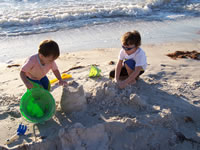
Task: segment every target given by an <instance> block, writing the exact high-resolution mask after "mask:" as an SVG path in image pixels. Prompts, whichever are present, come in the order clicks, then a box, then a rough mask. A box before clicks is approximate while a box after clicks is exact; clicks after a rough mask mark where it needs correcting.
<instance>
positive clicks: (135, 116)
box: [0, 41, 200, 150]
mask: <svg viewBox="0 0 200 150" xmlns="http://www.w3.org/2000/svg"><path fill="white" fill-rule="evenodd" d="M142 48H143V49H144V50H145V52H146V55H147V61H148V67H147V71H146V72H145V73H144V74H143V75H142V76H141V79H140V80H139V81H138V82H137V83H136V85H134V86H131V87H128V88H126V89H124V90H119V89H118V87H117V86H116V85H115V84H114V83H112V81H111V80H110V79H109V78H108V74H109V71H110V70H111V69H113V68H114V65H109V62H110V61H114V62H115V63H116V61H117V57H118V52H119V49H115V48H109V49H96V50H92V51H81V52H72V53H66V54H62V55H61V57H60V58H59V59H58V60H57V64H58V66H59V69H60V71H61V72H63V71H66V70H68V69H70V68H71V67H75V66H83V67H82V68H80V69H75V70H72V71H69V72H68V73H69V74H71V75H72V77H73V78H72V79H70V81H72V80H74V81H76V82H77V83H79V85H83V89H84V91H85V95H86V100H87V109H86V110H85V111H81V112H74V113H72V114H69V115H66V114H64V113H63V112H62V111H61V110H60V106H59V103H60V98H61V94H62V91H63V88H62V87H58V86H57V85H54V86H53V87H52V89H53V90H52V92H51V93H52V95H53V96H54V98H55V100H56V104H57V112H56V115H55V116H54V117H53V119H51V120H49V121H47V122H46V123H45V124H42V125H35V126H33V124H31V123H28V122H26V121H25V120H23V118H22V117H21V114H20V111H19V101H20V99H21V96H22V95H23V94H24V93H25V91H26V88H25V86H24V85H23V84H22V81H21V80H20V77H19V70H20V67H11V68H7V65H10V64H12V63H13V64H20V65H22V64H23V62H24V59H23V60H14V61H13V62H12V63H10V64H1V67H0V68H1V69H0V85H1V86H0V124H1V125H0V131H1V134H0V145H1V146H2V147H7V146H6V145H3V144H4V142H5V140H6V139H8V138H9V137H11V136H12V135H13V134H14V133H15V132H16V129H17V127H18V124H19V123H21V122H22V123H24V124H26V125H28V129H29V130H28V131H27V133H26V136H24V137H20V139H19V140H17V141H16V142H13V143H12V144H10V145H8V147H7V148H9V149H15V148H17V147H18V149H20V147H19V145H21V147H22V148H21V149H25V148H27V149H55V148H57V149H64V148H65V149H67V150H68V149H77V150H79V149H84V148H85V149H89V150H93V149H99V150H103V149H105V150H107V149H114V150H118V149H119V150H121V149H127V150H128V149H131V150H132V149H133V150H134V149H156V150H157V149H185V150H188V149H198V148H199V147H200V128H199V126H200V118H199V112H200V108H199V107H200V97H199V93H200V88H199V87H200V79H199V74H200V67H199V61H197V60H191V59H178V60H173V59H171V58H169V57H167V56H166V54H168V53H171V52H175V51H177V50H182V51H192V50H197V51H198V52H200V42H199V41H194V42H188V43H186V42H184V43H181V42H179V43H178V42H174V43H163V44H155V45H154V44H151V45H143V46H142ZM92 64H96V65H98V67H99V68H100V69H101V70H102V72H101V77H99V78H97V79H90V78H89V77H88V74H89V69H90V66H91V65H92ZM48 77H49V78H50V79H53V78H54V76H53V75H52V73H49V74H48ZM188 118H189V119H188ZM191 118H192V121H191ZM188 120H189V121H188ZM33 128H37V129H35V132H36V133H35V134H34V132H33ZM183 135H184V136H183ZM184 137H185V138H184ZM0 149H3V148H1V147H0Z"/></svg>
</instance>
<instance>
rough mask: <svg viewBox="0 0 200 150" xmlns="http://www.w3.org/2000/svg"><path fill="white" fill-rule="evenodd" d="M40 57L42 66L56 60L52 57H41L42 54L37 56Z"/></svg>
mask: <svg viewBox="0 0 200 150" xmlns="http://www.w3.org/2000/svg"><path fill="white" fill-rule="evenodd" d="M39 57H40V61H41V63H42V64H43V65H45V64H50V63H52V62H53V61H54V60H56V58H54V57H53V56H46V57H45V56H43V55H42V54H39Z"/></svg>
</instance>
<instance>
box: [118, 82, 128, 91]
mask: <svg viewBox="0 0 200 150" xmlns="http://www.w3.org/2000/svg"><path fill="white" fill-rule="evenodd" d="M118 85H119V87H120V89H123V88H125V87H126V86H127V85H128V84H127V83H126V82H124V81H122V82H119V83H118Z"/></svg>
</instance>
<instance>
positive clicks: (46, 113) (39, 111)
mask: <svg viewBox="0 0 200 150" xmlns="http://www.w3.org/2000/svg"><path fill="white" fill-rule="evenodd" d="M55 108H56V104H55V100H54V98H53V96H52V95H51V94H50V93H49V92H48V91H47V90H45V89H43V88H32V89H30V90H27V92H26V93H25V94H24V95H23V96H22V98H21V101H20V112H21V114H22V116H23V117H24V118H25V119H26V120H28V121H30V122H32V123H43V122H45V121H47V120H49V119H51V118H52V116H53V115H54V114H55Z"/></svg>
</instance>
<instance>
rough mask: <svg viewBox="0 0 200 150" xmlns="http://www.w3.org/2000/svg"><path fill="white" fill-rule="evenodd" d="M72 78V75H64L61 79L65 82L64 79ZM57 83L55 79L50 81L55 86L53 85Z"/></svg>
mask: <svg viewBox="0 0 200 150" xmlns="http://www.w3.org/2000/svg"><path fill="white" fill-rule="evenodd" d="M71 77H72V75H71V74H66V73H63V74H62V75H61V78H62V79H63V80H64V79H69V78H71ZM57 81H58V79H57V78H55V79H52V80H50V83H51V84H53V83H55V82H57Z"/></svg>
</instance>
